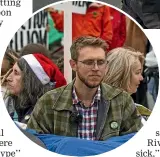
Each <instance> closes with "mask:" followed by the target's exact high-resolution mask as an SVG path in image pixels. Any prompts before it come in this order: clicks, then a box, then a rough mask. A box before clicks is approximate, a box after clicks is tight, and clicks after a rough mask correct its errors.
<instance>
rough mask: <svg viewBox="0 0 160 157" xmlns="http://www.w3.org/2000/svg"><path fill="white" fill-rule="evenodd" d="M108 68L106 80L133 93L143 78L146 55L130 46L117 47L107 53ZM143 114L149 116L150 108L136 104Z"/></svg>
mask: <svg viewBox="0 0 160 157" xmlns="http://www.w3.org/2000/svg"><path fill="white" fill-rule="evenodd" d="M107 62H108V70H107V74H106V76H105V78H104V82H105V83H107V84H109V85H112V86H115V87H118V88H121V89H122V90H124V91H126V92H128V93H130V94H133V93H136V91H137V88H138V86H139V84H140V82H141V81H142V80H143V76H142V69H143V63H144V56H143V54H142V53H140V52H138V51H135V50H133V49H129V48H115V49H113V50H111V51H110V52H109V53H108V54H107ZM136 106H137V108H138V110H139V112H140V113H141V114H142V115H143V116H147V117H148V116H149V115H150V113H151V112H150V110H148V109H147V108H145V107H143V106H141V105H139V104H136Z"/></svg>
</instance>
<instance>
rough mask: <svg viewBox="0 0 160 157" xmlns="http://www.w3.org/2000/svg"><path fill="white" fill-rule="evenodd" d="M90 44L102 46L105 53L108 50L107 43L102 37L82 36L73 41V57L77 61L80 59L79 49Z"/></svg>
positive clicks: (91, 45) (90, 45) (71, 49)
mask: <svg viewBox="0 0 160 157" xmlns="http://www.w3.org/2000/svg"><path fill="white" fill-rule="evenodd" d="M88 46H89V47H100V48H102V49H103V50H104V51H105V53H106V51H107V44H106V42H105V41H104V40H102V39H101V38H96V37H92V36H82V37H79V38H77V39H76V40H74V41H73V44H72V46H71V48H70V51H71V58H72V59H73V60H75V61H76V60H77V59H78V52H79V50H81V49H82V48H84V47H88Z"/></svg>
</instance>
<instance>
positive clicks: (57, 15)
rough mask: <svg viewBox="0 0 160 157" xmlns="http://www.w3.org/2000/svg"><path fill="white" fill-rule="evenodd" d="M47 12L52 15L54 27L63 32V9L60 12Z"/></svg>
mask: <svg viewBox="0 0 160 157" xmlns="http://www.w3.org/2000/svg"><path fill="white" fill-rule="evenodd" d="M49 13H50V15H51V17H52V20H53V21H54V23H55V28H56V29H57V30H58V31H59V32H63V30H64V13H63V11H61V12H58V11H50V12H49Z"/></svg>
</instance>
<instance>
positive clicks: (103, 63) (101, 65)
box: [77, 59, 107, 69]
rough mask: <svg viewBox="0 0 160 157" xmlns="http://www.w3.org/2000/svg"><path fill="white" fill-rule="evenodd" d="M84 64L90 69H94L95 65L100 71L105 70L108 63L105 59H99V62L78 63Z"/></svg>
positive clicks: (85, 61)
mask: <svg viewBox="0 0 160 157" xmlns="http://www.w3.org/2000/svg"><path fill="white" fill-rule="evenodd" d="M77 62H81V63H83V64H84V66H85V67H86V68H88V69H93V68H94V67H95V65H97V66H98V68H99V69H103V68H105V67H106V65H107V61H106V60H105V59H99V60H91V59H89V60H84V61H77Z"/></svg>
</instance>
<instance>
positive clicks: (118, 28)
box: [109, 7, 126, 50]
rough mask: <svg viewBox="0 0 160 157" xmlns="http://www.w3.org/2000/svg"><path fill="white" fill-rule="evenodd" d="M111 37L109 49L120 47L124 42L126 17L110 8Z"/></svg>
mask: <svg viewBox="0 0 160 157" xmlns="http://www.w3.org/2000/svg"><path fill="white" fill-rule="evenodd" d="M110 15H111V16H110V17H111V21H112V29H113V37H112V42H111V44H110V47H109V49H110V50H112V49H114V48H117V47H122V46H123V45H124V42H125V40H126V16H125V15H124V14H122V13H121V12H119V11H118V10H116V9H114V8H111V7H110Z"/></svg>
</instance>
